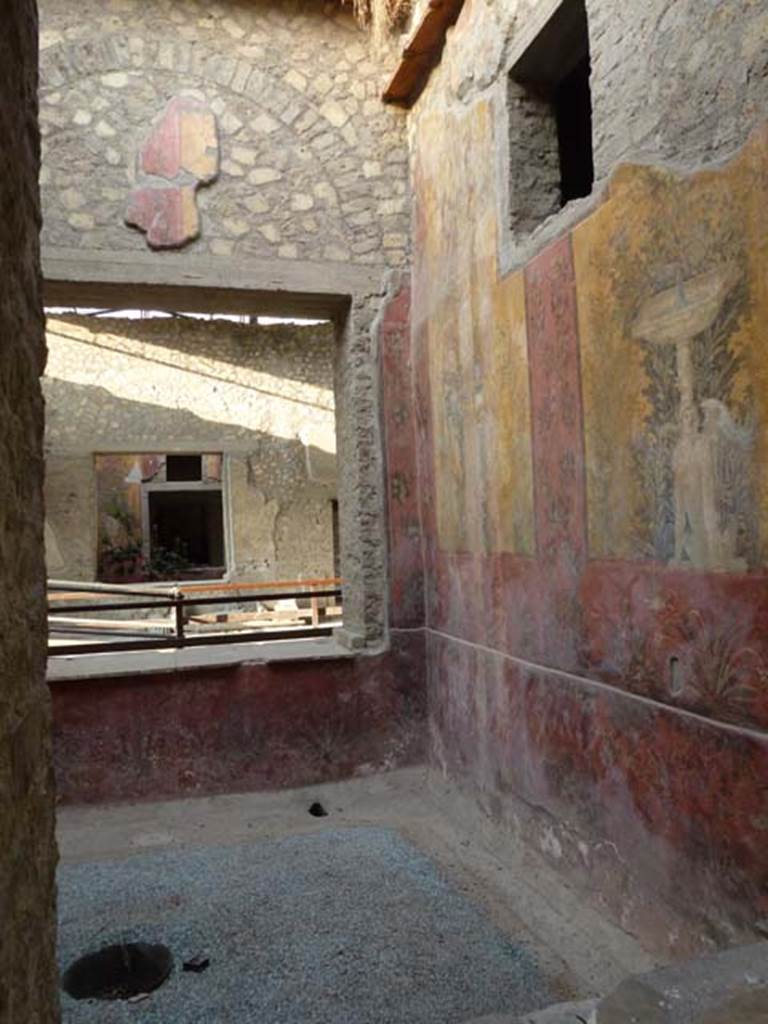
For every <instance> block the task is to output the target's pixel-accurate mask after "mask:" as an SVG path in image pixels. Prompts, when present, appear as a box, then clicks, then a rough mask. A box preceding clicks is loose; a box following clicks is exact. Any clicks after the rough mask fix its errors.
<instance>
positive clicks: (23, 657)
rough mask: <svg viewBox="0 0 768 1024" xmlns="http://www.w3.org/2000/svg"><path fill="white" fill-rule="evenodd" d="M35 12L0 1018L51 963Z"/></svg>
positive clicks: (6, 513)
mask: <svg viewBox="0 0 768 1024" xmlns="http://www.w3.org/2000/svg"><path fill="white" fill-rule="evenodd" d="M36 59H37V18H36V12H35V5H34V3H32V2H27V0H19V2H18V3H13V4H10V5H7V7H6V9H5V10H4V12H3V31H2V32H1V33H0V132H1V133H2V137H3V139H4V144H3V147H2V151H0V210H2V217H0V265H2V267H3V273H2V275H0V336H2V345H0V479H1V480H2V510H1V512H0V595H2V596H0V616H1V618H2V628H1V629H0V836H2V840H1V841H0V920H2V939H0V1020H2V1021H3V1022H9V1024H10V1022H11V1021H24V1022H28V1024H54V1021H55V1020H56V1019H57V1003H58V1000H57V970H56V960H55V955H54V935H55V907H54V869H55V865H56V851H55V843H54V837H53V815H54V792H53V777H52V771H51V763H52V762H51V740H50V712H49V696H48V692H47V689H46V686H45V585H44V580H45V575H44V572H45V569H44V565H43V502H42V476H43V474H42V469H43V459H42V434H43V405H42V400H41V395H40V386H39V382H38V376H39V374H40V373H41V372H42V368H43V364H44V361H45V344H44V338H43V318H42V309H41V300H40V291H39V283H38V278H39V248H38V231H39V223H40V222H39V201H38V194H37V173H38V152H39V148H38V132H37V123H36V112H37V99H36V85H37V67H36Z"/></svg>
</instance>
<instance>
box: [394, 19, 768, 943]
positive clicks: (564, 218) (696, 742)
mask: <svg viewBox="0 0 768 1024" xmlns="http://www.w3.org/2000/svg"><path fill="white" fill-rule="evenodd" d="M555 6H556V5H555V4H554V3H551V2H549V0H540V2H538V3H535V4H532V3H529V4H514V3H507V4H485V3H479V2H477V3H468V4H466V5H465V7H464V9H463V13H462V15H461V17H460V19H459V21H458V23H457V25H456V27H455V28H454V29H453V30H452V31H451V32H450V33H449V36H448V42H447V45H446V48H445V51H444V55H443V60H442V63H441V65H440V67H439V68H437V69H436V71H435V72H434V74H433V76H432V79H431V81H430V84H429V86H428V88H427V90H426V91H425V93H424V94H423V96H422V98H421V99H420V101H419V102H418V103H417V105H416V107H415V108H414V112H413V114H412V116H411V119H410V122H409V137H410V141H411V149H412V175H413V191H414V197H415V198H414V202H415V216H414V274H413V297H412V310H413V312H412V325H413V326H412V329H413V343H414V359H415V362H416V366H417V377H418V381H419V385H418V386H419V391H420V396H421V398H420V406H421V408H420V446H421V447H422V449H423V452H424V455H423V458H422V463H421V480H422V488H423V491H424V500H423V503H422V508H423V520H424V528H425V551H426V562H427V572H426V595H425V603H426V616H427V638H428V639H427V649H428V712H429V722H430V748H431V758H432V763H433V765H434V766H435V767H436V768H437V769H438V770H439V771H441V772H443V773H445V774H446V775H448V776H450V777H451V778H453V779H455V780H456V781H457V782H459V783H460V784H461V785H462V786H464V787H466V789H467V790H468V791H469V792H471V793H472V794H473V796H474V797H475V799H476V800H477V802H478V803H479V805H480V806H481V807H482V809H483V810H484V811H485V813H486V814H487V816H488V818H489V819H490V821H491V822H492V824H493V827H494V828H495V829H497V830H498V831H497V835H498V834H499V833H501V834H502V835H503V834H504V833H507V834H509V835H512V836H525V837H526V841H528V842H531V843H533V844H534V845H535V846H536V847H537V848H538V849H539V851H540V852H542V853H543V854H544V855H545V856H546V857H547V858H548V859H549V860H550V861H551V862H552V863H553V864H554V865H556V866H557V867H558V869H559V870H561V871H563V872H564V873H565V874H567V875H568V876H570V877H571V878H572V879H574V880H575V881H576V882H577V883H578V884H580V885H583V886H584V887H585V888H586V889H588V890H589V891H590V892H591V893H592V894H593V896H594V898H595V899H596V900H597V901H598V902H599V904H600V906H601V907H602V908H603V909H604V910H605V911H606V912H608V913H610V914H612V915H613V916H614V917H615V918H616V919H617V920H619V921H620V923H621V924H622V925H623V926H624V927H627V928H630V929H631V930H633V931H634V932H635V933H636V934H639V935H641V936H642V937H643V938H644V940H645V941H646V942H648V943H649V944H650V945H653V946H655V947H656V948H659V949H661V950H663V951H664V952H665V954H670V953H671V954H672V955H676V956H677V955H683V954H685V953H687V952H691V951H693V950H697V949H702V948H708V947H712V946H716V945H723V944H728V943H732V942H736V941H739V940H745V939H748V938H750V937H752V936H754V935H755V934H756V931H755V928H756V922H757V920H758V919H759V918H760V917H762V916H763V913H764V910H765V906H766V905H765V895H764V894H765V892H766V881H767V879H766V874H765V858H764V857H763V856H762V850H763V848H764V845H765V838H766V821H768V816H767V812H768V803H767V802H766V792H767V791H766V789H765V786H764V785H763V780H764V779H766V778H768V733H766V725H767V723H768V717H767V715H766V709H767V708H768V648H766V644H765V637H766V635H767V634H766V628H765V627H766V622H767V621H768V619H767V618H766V616H767V615H768V606H767V605H766V595H767V594H768V577H767V576H766V567H767V565H768V562H767V561H766V550H768V549H766V547H765V541H766V537H768V516H767V515H766V509H768V504H767V501H768V498H767V495H768V489H767V488H766V479H767V476H766V473H767V468H766V467H767V466H768V454H767V453H768V378H766V373H765V361H764V356H763V351H764V345H763V341H762V338H763V335H764V328H763V324H764V323H765V319H766V316H767V315H768V314H767V313H766V308H767V307H766V301H767V300H766V292H765V279H766V266H768V252H767V251H766V245H765V237H766V232H767V231H768V228H767V227H766V225H765V209H766V208H767V207H768V200H767V199H766V196H768V144H767V140H768V125H766V123H765V120H764V119H765V111H766V109H768V106H767V105H766V101H767V100H768V78H767V77H766V76H765V74H764V68H765V63H766V57H767V56H768V53H766V39H768V34H767V33H766V14H765V11H764V9H763V7H762V5H757V4H754V3H751V2H749V0H739V2H723V3H718V4H712V5H704V8H702V5H701V4H694V3H688V2H676V3H669V2H661V0H659V2H653V3H650V4H642V5H640V4H625V5H623V6H622V7H621V8H618V7H617V6H616V5H615V4H613V3H609V2H607V0H587V5H586V6H587V13H588V17H589V33H590V45H591V50H592V59H593V65H592V79H591V88H592V95H593V117H594V141H595V160H596V172H597V178H598V181H597V183H596V185H595V190H594V193H593V196H592V197H591V198H588V199H584V200H578V201H576V202H574V203H573V204H571V205H570V206H568V207H566V208H565V210H564V211H561V212H560V213H558V214H556V215H554V216H553V217H551V218H550V219H549V220H548V221H547V222H545V224H543V225H542V226H541V227H540V228H539V229H538V230H537V231H535V232H534V233H533V234H532V235H531V236H530V237H529V239H528V240H527V242H526V244H525V245H523V246H518V247H517V248H513V247H511V246H510V241H509V227H508V223H509V218H508V211H509V195H508V190H509V187H510V160H511V159H513V157H514V153H513V149H514V144H515V140H514V136H513V137H512V139H511V140H510V133H509V130H508V121H507V95H506V91H507V72H508V70H509V67H510V66H511V65H513V64H515V62H516V61H518V60H519V58H520V55H521V54H522V53H523V52H524V51H525V50H526V49H527V47H528V46H529V45H530V43H531V41H532V40H533V39H534V38H535V36H536V33H537V31H538V30H539V29H540V28H541V26H542V25H543V24H544V22H545V21H546V18H547V17H548V16H549V15H550V14H551V12H552V11H553V10H554V8H555ZM686 39H689V40H692V39H695V43H694V44H692V45H689V44H688V43H686V42H685V40H686ZM673 53H675V54H678V55H680V54H683V55H684V56H682V57H678V59H673V58H672V56H671V55H672V54H673ZM649 68H650V69H651V74H649V71H648V69H649ZM627 160H632V161H637V163H635V164H630V165H628V166H617V164H618V162H619V161H622V162H623V161H627ZM667 162H668V163H669V164H671V166H667V165H666V164H667ZM757 780H759V781H757Z"/></svg>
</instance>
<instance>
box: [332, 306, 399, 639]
mask: <svg viewBox="0 0 768 1024" xmlns="http://www.w3.org/2000/svg"><path fill="white" fill-rule="evenodd" d="M384 297H385V288H384V286H382V290H381V292H380V293H379V294H376V295H367V296H357V297H356V298H355V299H354V300H353V302H352V305H351V308H350V310H349V313H348V315H347V318H346V321H345V322H344V323H343V324H342V325H340V328H339V343H338V346H337V355H336V443H337V472H338V493H339V499H340V500H339V526H340V533H341V573H342V576H343V577H344V579H345V580H346V581H347V582H346V583H345V586H344V630H343V631H340V635H339V639H340V640H341V642H342V643H347V644H348V645H349V646H353V647H354V646H358V645H361V646H362V645H365V646H368V647H374V648H375V647H377V646H379V645H380V644H381V643H383V642H384V641H385V638H386V631H387V623H386V591H387V570H386V553H387V547H386V538H385V522H386V518H385V512H384V467H383V463H382V432H381V421H380V417H381V408H380V403H381V396H380V390H379V372H378V331H379V317H380V316H381V312H382V309H383V302H384Z"/></svg>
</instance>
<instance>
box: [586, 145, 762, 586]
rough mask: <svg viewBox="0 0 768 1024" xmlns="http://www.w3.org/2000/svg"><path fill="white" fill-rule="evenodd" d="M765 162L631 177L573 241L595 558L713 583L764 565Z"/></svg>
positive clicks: (624, 174)
mask: <svg viewBox="0 0 768 1024" xmlns="http://www.w3.org/2000/svg"><path fill="white" fill-rule="evenodd" d="M767 210H768V162H767V161H766V159H765V137H764V135H759V134H758V135H756V136H755V137H754V138H753V139H752V141H751V142H750V143H749V145H748V146H747V147H746V149H745V150H744V151H743V152H742V153H741V154H740V156H739V157H738V159H736V160H734V161H733V162H732V163H731V164H730V165H728V166H727V167H726V168H725V169H723V170H718V171H708V172H703V173H700V174H697V175H695V176H693V177H681V176H678V175H676V174H674V173H672V172H670V171H665V170H659V169H655V168H648V167H626V168H623V169H622V170H621V171H620V172H619V174H618V175H617V177H616V179H615V180H614V182H613V183H612V185H611V190H610V197H609V199H608V201H607V202H606V203H605V204H604V205H603V206H602V207H601V208H600V209H599V210H598V211H597V212H596V213H595V214H594V215H593V216H592V217H590V218H589V219H588V220H587V221H586V222H585V223H584V224H582V225H580V226H579V227H578V228H577V229H576V230H575V231H574V233H573V248H574V257H575V266H576V274H577V288H578V294H579V312H580V335H581V351H582V375H583V389H584V406H585V440H586V447H587V466H588V470H587V474H588V475H587V492H588V508H589V512H588V514H589V547H590V553H591V555H592V556H593V557H602V558H631V559H643V560H652V561H658V562H663V563H665V564H667V565H670V566H677V567H681V568H689V569H700V570H707V571H714V572H744V571H745V570H748V569H754V568H756V567H758V566H762V565H765V562H766V557H767V556H768V516H767V515H766V500H767V498H766V496H767V495H768V486H766V484H767V482H766V481H765V480H764V479H763V478H762V475H763V473H764V468H763V467H764V466H765V465H766V455H767V454H768V427H767V426H766V424H768V417H767V416H766V415H765V411H766V410H765V408H764V406H765V403H766V401H768V362H767V361H766V358H765V346H766V329H765V324H766V322H768V297H767V296H766V291H765V278H766V273H767V272H768V254H767V253H766V233H767V231H768V214H767V213H766V211H767Z"/></svg>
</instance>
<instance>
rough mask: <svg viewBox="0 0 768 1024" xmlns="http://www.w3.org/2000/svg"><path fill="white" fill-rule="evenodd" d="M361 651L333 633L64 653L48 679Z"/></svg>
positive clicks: (344, 655) (325, 657)
mask: <svg viewBox="0 0 768 1024" xmlns="http://www.w3.org/2000/svg"><path fill="white" fill-rule="evenodd" d="M359 653H360V652H359V651H358V652H353V651H350V650H348V649H347V648H346V647H342V646H341V645H340V644H339V643H338V642H337V641H336V640H334V638H333V637H321V638H318V639H317V640H315V639H313V638H312V637H308V638H303V639H300V640H270V641H263V642H260V643H252V644H245V643H244V644H237V643H233V644H222V645H220V646H219V645H216V646H211V647H185V648H182V649H180V650H173V649H170V650H163V649H161V648H154V649H151V650H146V651H133V652H131V653H125V652H122V653H117V652H114V651H113V652H112V653H109V652H108V651H105V652H104V654H70V655H67V654H63V653H62V654H57V655H55V656H53V657H51V658H49V659H48V671H47V680H48V682H49V683H55V682H57V681H60V680H65V679H66V680H75V679H106V678H108V677H110V676H115V677H118V676H138V675H158V674H161V673H163V672H181V671H184V670H185V669H193V668H221V667H224V666H227V665H241V664H252V663H254V662H257V663H260V664H267V663H270V662H275V661H325V660H328V659H339V658H352V657H355V656H356V654H358V655H359Z"/></svg>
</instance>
